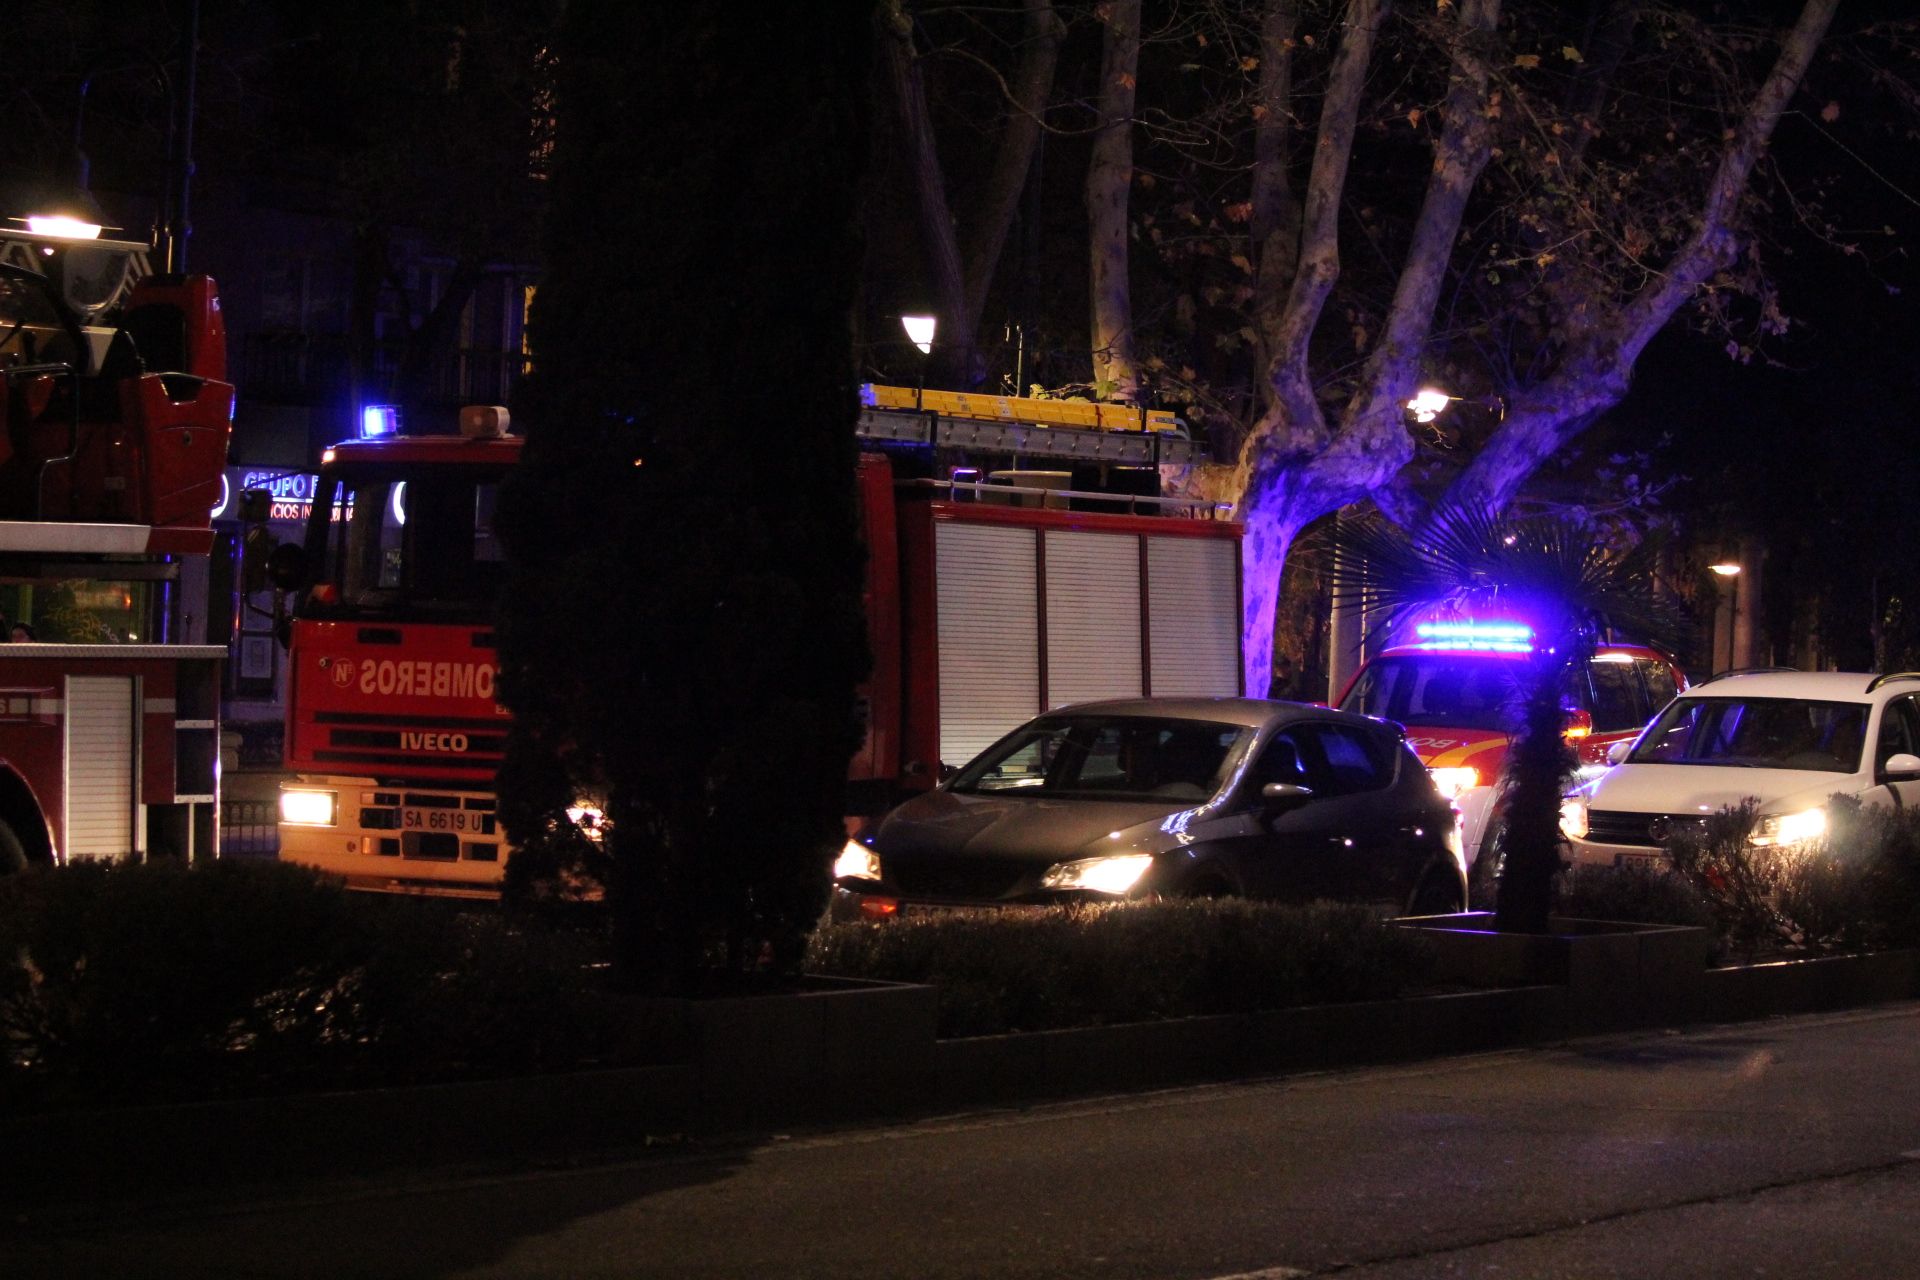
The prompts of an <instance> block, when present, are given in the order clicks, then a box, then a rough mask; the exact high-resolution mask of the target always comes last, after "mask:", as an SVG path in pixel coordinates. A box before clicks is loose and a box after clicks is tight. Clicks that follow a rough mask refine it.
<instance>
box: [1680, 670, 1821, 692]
mask: <svg viewBox="0 0 1920 1280" xmlns="http://www.w3.org/2000/svg"><path fill="white" fill-rule="evenodd" d="M1772 671H1791V672H1793V673H1795V674H1796V675H1799V674H1804V673H1803V672H1801V670H1800V668H1798V667H1735V668H1734V669H1733V670H1731V671H1716V672H1715V673H1714V674H1712V675H1710V676H1708V677H1707V678H1706V679H1705V680H1702V681H1701V682H1700V684H1712V683H1713V682H1714V681H1715V680H1725V679H1726V678H1727V677H1728V676H1757V675H1765V674H1766V673H1768V672H1772ZM1700 684H1697V685H1695V686H1693V687H1694V688H1696V689H1698V688H1699V687H1700Z"/></svg>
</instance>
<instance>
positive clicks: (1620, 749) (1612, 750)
mask: <svg viewBox="0 0 1920 1280" xmlns="http://www.w3.org/2000/svg"><path fill="white" fill-rule="evenodd" d="M1632 750H1633V743H1631V742H1616V743H1614V744H1613V745H1612V746H1609V747H1608V748H1607V763H1608V764H1619V763H1620V762H1621V761H1622V760H1625V759H1626V758H1627V753H1628V752H1629V751H1632Z"/></svg>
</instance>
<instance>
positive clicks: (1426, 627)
mask: <svg viewBox="0 0 1920 1280" xmlns="http://www.w3.org/2000/svg"><path fill="white" fill-rule="evenodd" d="M1413 633H1414V635H1416V636H1418V637H1419V638H1420V643H1419V644H1418V645H1417V646H1416V647H1417V648H1421V649H1430V650H1434V651H1451V652H1455V653H1532V652H1533V628H1532V627H1529V626H1527V625H1526V624H1525V623H1523V622H1422V623H1420V624H1419V625H1417V626H1415V627H1414V629H1413Z"/></svg>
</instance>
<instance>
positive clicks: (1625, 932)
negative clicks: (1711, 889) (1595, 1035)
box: [1402, 911, 1713, 1031]
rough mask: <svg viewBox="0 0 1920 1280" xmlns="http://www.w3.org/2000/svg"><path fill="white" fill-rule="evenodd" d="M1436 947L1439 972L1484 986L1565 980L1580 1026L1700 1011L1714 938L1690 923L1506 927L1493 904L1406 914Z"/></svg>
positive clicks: (1680, 1017) (1566, 922)
mask: <svg viewBox="0 0 1920 1280" xmlns="http://www.w3.org/2000/svg"><path fill="white" fill-rule="evenodd" d="M1402 923H1403V924H1404V925H1405V927H1407V928H1412V929H1419V930H1421V931H1422V932H1423V933H1424V934H1426V936H1427V938H1428V939H1429V941H1430V942H1431V943H1432V945H1433V947H1434V955H1435V975H1434V976H1435V977H1437V978H1439V979H1440V980H1441V981H1451V982H1461V983H1464V984H1466V985H1468V986H1474V987H1512V986H1523V985H1532V984H1540V983H1552V984H1557V985H1563V986H1565V987H1566V988H1567V989H1568V992H1569V994H1570V995H1571V996H1572V997H1573V1000H1574V1003H1575V1005H1576V1006H1577V1008H1578V1011H1579V1018H1578V1029H1580V1030H1583V1031H1602V1030H1608V1029H1611V1028H1615V1027H1630V1026H1644V1025H1648V1024H1650V1023H1656V1022H1685V1021H1689V1020H1691V1019H1693V1018H1695V1017H1698V1016H1699V1013H1700V1009H1701V1003H1700V1002H1701V1000H1702V999H1703V997H1704V994H1705V993H1704V989H1703V986H1702V977H1703V975H1704V974H1705V973H1706V968H1707V959H1708V956H1709V955H1710V954H1711V953H1712V948H1713V936H1712V934H1711V933H1710V932H1709V931H1708V930H1706V929H1702V928H1697V927H1693V926H1688V925H1659V924H1635V923H1628V922H1622V921H1614V920H1575V919H1563V918H1560V917H1555V918H1554V919H1552V920H1551V921H1550V922H1549V926H1550V928H1551V929H1552V932H1551V933H1544V934H1539V933H1500V932H1497V931H1495V930H1494V928H1493V916H1492V913H1490V912H1485V911H1473V912H1463V913H1461V914H1459V915H1451V916H1422V917H1418V918H1415V919H1410V920H1406V921H1403V922H1402Z"/></svg>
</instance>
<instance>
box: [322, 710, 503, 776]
mask: <svg viewBox="0 0 1920 1280" xmlns="http://www.w3.org/2000/svg"><path fill="white" fill-rule="evenodd" d="M314 721H315V728H316V729H317V730H318V731H319V734H318V739H319V741H318V745H317V747H316V749H315V750H314V752H313V758H314V760H315V761H318V762H324V763H327V764H336V765H361V766H376V765H397V766H403V767H404V766H408V765H422V764H433V765H438V766H440V767H441V768H446V769H457V770H471V771H472V772H474V773H476V774H485V775H491V774H492V773H493V772H494V771H495V770H496V769H498V768H499V765H500V758H501V756H502V755H503V754H504V753H505V752H506V748H507V735H506V733H505V732H504V731H503V730H502V728H501V726H500V722H499V721H497V720H464V721H462V720H432V719H427V718H424V717H420V718H415V717H387V716H377V715H354V714H350V713H344V712H322V713H320V714H319V715H317V716H315V717H314Z"/></svg>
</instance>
